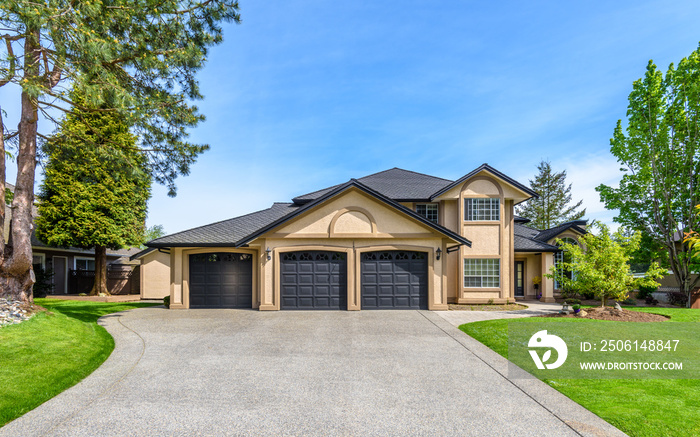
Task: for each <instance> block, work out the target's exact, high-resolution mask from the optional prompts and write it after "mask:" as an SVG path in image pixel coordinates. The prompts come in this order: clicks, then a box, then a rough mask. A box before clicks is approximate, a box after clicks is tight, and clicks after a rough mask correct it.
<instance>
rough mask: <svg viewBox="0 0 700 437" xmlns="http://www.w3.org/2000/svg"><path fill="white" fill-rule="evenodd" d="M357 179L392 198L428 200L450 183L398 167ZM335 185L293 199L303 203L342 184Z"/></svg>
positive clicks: (447, 180) (449, 181)
mask: <svg viewBox="0 0 700 437" xmlns="http://www.w3.org/2000/svg"><path fill="white" fill-rule="evenodd" d="M358 181H359V182H360V183H361V184H363V185H365V186H367V187H369V188H371V189H372V190H374V191H376V192H378V193H380V194H382V195H383V196H386V197H388V198H390V199H393V200H398V201H406V200H424V201H429V200H430V196H431V195H432V194H433V193H434V192H436V191H438V190H440V189H442V188H444V187H446V186H448V185H450V184H451V183H452V181H451V180H449V179H442V178H438V177H435V176H430V175H427V174H423V173H416V172H413V171H409V170H403V169H400V168H396V167H394V168H392V169H390V170H384V171H381V172H379V173H374V174H371V175H369V176H365V177H363V178H360V179H358ZM342 185H343V184H340V185H335V186H332V187H330V188H325V189H323V190H319V191H314V192H313V193H308V194H304V195H302V196H298V197H295V198H294V199H293V200H294V202H295V203H297V204H304V203H307V202H310V201H312V200H315V199H318V198H319V197H321V196H323V195H325V194H327V193H330V192H331V191H332V190H334V189H336V188H338V187H340V186H342Z"/></svg>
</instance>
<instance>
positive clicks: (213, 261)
mask: <svg viewBox="0 0 700 437" xmlns="http://www.w3.org/2000/svg"><path fill="white" fill-rule="evenodd" d="M189 270H190V275H189V290H190V296H189V298H190V308H250V307H252V305H253V258H252V256H251V255H250V254H242V253H229V252H220V253H203V254H194V255H190V256H189Z"/></svg>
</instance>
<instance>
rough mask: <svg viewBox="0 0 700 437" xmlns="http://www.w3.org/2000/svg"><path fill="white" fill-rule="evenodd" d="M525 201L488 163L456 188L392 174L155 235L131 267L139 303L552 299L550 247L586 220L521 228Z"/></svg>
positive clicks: (423, 304) (263, 305)
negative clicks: (519, 212)
mask: <svg viewBox="0 0 700 437" xmlns="http://www.w3.org/2000/svg"><path fill="white" fill-rule="evenodd" d="M534 196H537V193H535V192H533V191H532V190H531V189H530V188H528V187H527V186H525V185H523V184H521V183H519V182H517V181H515V180H513V179H511V178H510V177H508V176H506V175H504V174H503V173H501V172H499V171H497V170H496V169H494V168H493V167H491V166H489V165H488V164H484V165H482V166H480V167H478V168H476V169H475V170H473V171H471V172H469V173H468V174H466V175H465V176H463V177H461V178H459V179H458V180H456V181H452V180H447V179H442V178H438V177H434V176H429V175H426V174H421V173H415V172H412V171H407V170H402V169H399V168H393V169H390V170H386V171H382V172H380V173H376V174H372V175H369V176H365V177H363V178H360V179H352V180H350V181H348V182H346V183H344V184H340V185H336V186H333V187H329V188H325V189H323V190H319V191H315V192H313V193H308V194H304V195H302V196H299V197H296V198H294V199H292V202H290V203H275V204H273V205H272V206H271V207H270V208H268V209H265V210H262V211H258V212H254V213H251V214H248V215H244V216H241V217H236V218H232V219H230V220H224V221H221V222H218V223H212V224H209V225H204V226H201V227H198V228H194V229H190V230H186V231H183V232H179V233H176V234H172V235H168V236H165V237H162V238H158V239H156V240H153V241H150V242H149V243H147V246H148V247H149V249H147V250H145V251H142V252H140V253H138V254H136V255H134V256H132V258H133V259H139V260H141V272H140V274H141V295H142V297H143V298H158V297H163V296H166V295H170V297H171V308H203V307H207V308H211V307H221V308H258V309H260V310H291V309H304V310H313V309H343V310H367V309H420V308H422V309H431V310H444V309H447V305H448V303H453V302H454V303H487V302H491V301H492V302H494V303H503V302H506V301H513V300H515V299H518V298H526V297H531V298H532V297H535V295H536V294H537V293H541V294H542V299H543V300H544V301H548V302H551V301H553V300H554V296H555V293H556V292H557V290H556V284H555V283H554V282H553V281H552V280H550V279H547V278H544V277H543V274H545V273H548V272H549V271H550V268H551V266H553V265H554V264H555V263H556V262H557V261H558V259H559V258H560V256H561V255H560V254H561V252H560V251H559V250H558V249H557V246H556V245H555V240H556V239H557V238H561V239H564V238H572V239H576V238H578V237H579V236H580V235H582V234H583V233H585V232H586V231H585V225H586V222H585V221H575V222H570V223H565V224H563V225H561V226H558V227H556V228H553V229H547V230H536V229H532V228H530V227H528V226H527V225H526V224H527V222H528V220H526V219H523V218H520V217H517V216H516V215H515V214H514V206H515V205H517V204H518V203H521V202H524V201H526V200H528V199H530V198H532V197H534ZM537 276H539V277H541V278H542V283H541V285H540V288H539V289H536V287H535V286H534V284H533V278H534V277H537Z"/></svg>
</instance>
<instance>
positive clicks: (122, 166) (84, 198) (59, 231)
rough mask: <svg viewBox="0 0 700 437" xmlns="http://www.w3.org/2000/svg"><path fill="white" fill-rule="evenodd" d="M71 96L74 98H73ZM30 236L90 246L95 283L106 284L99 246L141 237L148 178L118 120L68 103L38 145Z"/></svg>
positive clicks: (103, 290)
mask: <svg viewBox="0 0 700 437" xmlns="http://www.w3.org/2000/svg"><path fill="white" fill-rule="evenodd" d="M74 100H76V99H74ZM43 151H44V153H45V155H46V156H47V163H46V167H45V176H44V180H43V182H42V184H41V188H40V191H39V196H38V198H39V200H40V202H39V206H38V209H39V216H38V217H37V219H36V226H37V229H36V231H37V237H39V239H41V240H42V241H44V242H45V243H48V244H50V245H52V246H59V247H79V248H83V249H92V248H94V249H95V283H94V285H93V287H92V290H91V292H90V294H92V295H99V294H110V293H109V290H108V289H107V249H108V248H109V249H121V248H124V247H131V246H136V245H139V244H140V243H141V242H142V241H143V238H144V231H145V222H146V209H147V203H148V198H149V197H150V194H151V176H150V174H149V172H148V169H147V167H146V159H145V157H144V155H143V154H142V153H140V151H139V149H138V148H137V147H136V137H135V136H134V135H133V134H131V133H130V132H129V126H128V125H126V123H125V117H123V116H121V115H120V114H119V113H117V112H109V111H104V112H84V111H81V110H80V109H77V108H75V109H74V111H73V112H72V113H70V114H68V116H67V117H66V119H65V120H64V121H63V122H62V123H61V126H60V129H59V131H58V133H57V134H56V135H54V136H52V137H51V138H50V139H49V140H48V141H47V142H46V143H45V144H44V146H43Z"/></svg>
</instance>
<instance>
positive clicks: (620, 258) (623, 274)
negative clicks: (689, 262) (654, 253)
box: [546, 223, 664, 306]
mask: <svg viewBox="0 0 700 437" xmlns="http://www.w3.org/2000/svg"><path fill="white" fill-rule="evenodd" d="M594 226H595V227H597V228H598V230H599V232H598V234H597V235H596V234H594V233H592V232H589V233H587V234H585V235H583V236H581V237H580V238H579V244H575V243H567V242H564V241H561V240H557V243H558V245H559V247H560V248H561V250H564V251H566V252H568V254H569V257H566V258H568V259H569V261H565V262H563V263H560V264H559V265H557V266H553V267H552V270H551V272H550V273H548V274H547V275H546V276H547V277H548V278H552V279H555V280H556V281H558V282H559V283H560V284H561V287H562V288H564V289H570V290H573V291H575V292H577V293H579V294H586V293H592V294H593V295H594V296H595V297H596V298H598V299H600V300H601V306H605V304H606V302H607V299H614V300H617V301H622V300H625V299H627V295H628V293H629V292H630V291H631V290H632V289H633V288H635V287H639V286H649V287H654V286H658V285H659V284H658V283H657V282H656V280H657V279H659V278H660V277H661V276H662V275H663V272H664V270H663V269H662V268H660V267H659V265H658V264H657V263H656V262H653V263H652V264H651V266H650V267H649V269H648V270H647V272H646V275H645V276H644V277H643V278H639V279H636V278H634V276H632V274H631V272H630V269H629V264H628V262H629V259H630V255H631V253H633V252H634V251H635V250H637V249H638V248H639V242H640V239H641V235H640V233H635V234H633V235H631V236H625V235H623V234H622V233H621V232H620V231H618V232H616V233H615V234H610V230H609V229H608V227H607V226H605V225H603V224H598V223H596V224H594Z"/></svg>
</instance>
